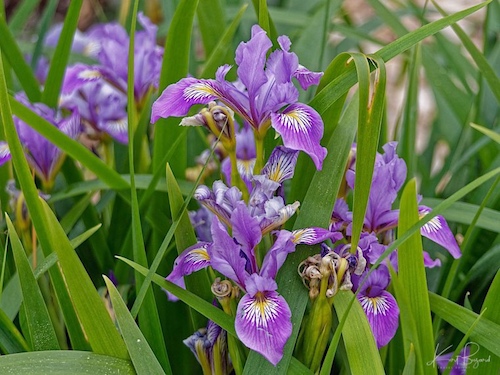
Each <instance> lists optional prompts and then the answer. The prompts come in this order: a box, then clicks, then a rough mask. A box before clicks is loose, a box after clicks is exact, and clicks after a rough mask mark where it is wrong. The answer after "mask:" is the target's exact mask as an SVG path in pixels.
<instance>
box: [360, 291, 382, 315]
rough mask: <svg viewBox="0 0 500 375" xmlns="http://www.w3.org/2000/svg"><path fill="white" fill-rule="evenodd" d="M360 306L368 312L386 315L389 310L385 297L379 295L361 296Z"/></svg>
mask: <svg viewBox="0 0 500 375" xmlns="http://www.w3.org/2000/svg"><path fill="white" fill-rule="evenodd" d="M360 299H361V301H360V302H361V306H362V307H363V309H364V310H365V311H366V313H367V314H368V313H370V314H373V315H378V314H382V315H386V313H387V311H388V310H389V304H388V303H387V299H386V298H384V297H383V296H379V297H367V296H361V298H360Z"/></svg>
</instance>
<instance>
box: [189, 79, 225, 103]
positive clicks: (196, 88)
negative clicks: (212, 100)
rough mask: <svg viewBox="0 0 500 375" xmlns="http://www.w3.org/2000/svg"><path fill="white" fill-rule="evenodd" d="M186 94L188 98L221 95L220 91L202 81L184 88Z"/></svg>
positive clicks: (195, 98)
mask: <svg viewBox="0 0 500 375" xmlns="http://www.w3.org/2000/svg"><path fill="white" fill-rule="evenodd" d="M184 96H185V97H186V98H188V99H193V100H197V99H205V98H206V97H207V96H219V95H218V93H217V92H216V91H215V90H214V89H213V87H211V86H210V85H207V84H206V83H203V82H200V83H195V84H193V85H191V86H188V87H186V88H185V89H184Z"/></svg>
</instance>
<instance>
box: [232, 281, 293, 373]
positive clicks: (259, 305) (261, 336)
mask: <svg viewBox="0 0 500 375" xmlns="http://www.w3.org/2000/svg"><path fill="white" fill-rule="evenodd" d="M262 279H263V278H262V277H260V276H258V275H256V274H253V275H252V276H250V277H249V278H248V281H247V285H248V288H249V289H255V288H256V289H258V290H257V291H256V292H255V293H252V294H251V293H248V294H245V295H244V296H243V297H242V298H241V300H240V302H239V303H238V309H237V312H236V319H235V328H236V334H237V335H238V338H239V339H240V340H241V342H242V343H243V344H245V345H246V346H247V347H248V348H250V349H252V350H255V351H256V352H258V353H260V354H262V355H263V356H264V357H265V358H266V359H267V360H268V361H269V362H271V363H272V364H273V365H275V366H276V364H277V363H278V362H279V361H280V360H281V358H282V357H283V347H284V346H285V343H286V341H287V340H288V338H289V337H290V335H291V333H292V323H291V322H290V317H291V312H290V308H289V307H288V304H287V303H286V301H285V299H284V298H283V297H281V296H280V295H279V294H278V293H277V292H276V291H275V285H276V283H275V282H274V280H269V279H267V280H268V282H272V283H274V286H272V285H270V286H271V288H269V287H268V288H262V287H264V286H266V285H265V283H264V282H259V281H262ZM250 285H252V286H251V287H250ZM257 286H260V288H258V287H257ZM273 289H274V290H273Z"/></svg>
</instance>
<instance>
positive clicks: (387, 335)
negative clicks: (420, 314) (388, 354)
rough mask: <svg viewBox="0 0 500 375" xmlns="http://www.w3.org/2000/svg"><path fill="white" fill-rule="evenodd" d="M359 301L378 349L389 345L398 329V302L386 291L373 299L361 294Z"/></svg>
mask: <svg viewBox="0 0 500 375" xmlns="http://www.w3.org/2000/svg"><path fill="white" fill-rule="evenodd" d="M358 300H359V302H360V303H361V306H362V307H363V310H364V312H365V314H366V317H367V319H368V322H369V323H370V327H371V329H372V332H373V336H374V337H375V341H376V342H377V347H378V348H381V347H382V346H385V345H387V344H388V343H389V341H391V339H392V338H393V337H394V335H395V334H396V330H397V329H398V318H399V307H398V304H397V302H396V300H395V299H394V297H393V296H392V294H390V293H389V292H387V291H385V290H383V291H382V292H381V293H380V294H378V295H376V296H373V297H369V296H368V295H366V294H362V293H360V294H358Z"/></svg>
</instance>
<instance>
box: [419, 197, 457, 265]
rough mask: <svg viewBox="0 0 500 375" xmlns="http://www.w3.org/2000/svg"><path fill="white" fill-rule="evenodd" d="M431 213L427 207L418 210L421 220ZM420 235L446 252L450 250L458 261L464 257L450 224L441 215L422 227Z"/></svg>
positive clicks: (420, 207)
mask: <svg viewBox="0 0 500 375" xmlns="http://www.w3.org/2000/svg"><path fill="white" fill-rule="evenodd" d="M431 211H432V210H431V209H430V208H429V207H426V206H419V208H418V212H419V216H420V218H422V217H424V216H425V215H427V214H428V213H429V212H431ZM420 233H421V234H422V236H424V237H427V238H428V239H430V240H432V241H434V242H435V243H437V244H438V245H441V246H443V247H444V248H445V249H446V250H448V252H449V253H450V254H451V255H452V256H453V258H455V259H458V258H460V257H461V256H462V252H461V251H460V247H458V244H457V241H456V240H455V237H454V236H453V233H452V232H451V230H450V227H449V226H448V223H447V222H446V220H445V219H444V217H442V216H441V215H437V216H434V217H433V218H432V219H431V220H430V221H428V222H427V223H426V224H425V225H424V226H422V228H420Z"/></svg>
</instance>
